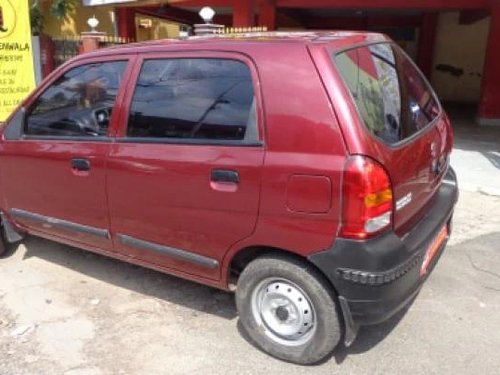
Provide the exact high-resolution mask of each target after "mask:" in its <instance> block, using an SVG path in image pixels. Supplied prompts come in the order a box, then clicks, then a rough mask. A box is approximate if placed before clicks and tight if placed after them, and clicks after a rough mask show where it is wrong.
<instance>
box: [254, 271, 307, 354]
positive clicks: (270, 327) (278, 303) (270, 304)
mask: <svg viewBox="0 0 500 375" xmlns="http://www.w3.org/2000/svg"><path fill="white" fill-rule="evenodd" d="M252 314H253V317H254V319H255V321H256V322H257V325H258V326H259V328H261V329H262V331H263V332H264V334H265V335H266V336H267V337H268V338H269V339H271V340H272V341H274V342H276V343H278V344H281V345H286V346H299V345H304V344H306V343H307V342H309V341H310V340H311V339H312V337H313V336H314V333H315V332H316V311H315V308H314V305H313V304H312V302H311V299H310V298H309V296H308V295H307V294H306V293H305V292H304V291H303V290H302V289H301V288H300V287H299V286H298V285H297V284H295V283H293V282H291V281H290V280H286V279H283V278H267V279H265V280H263V281H261V282H260V283H259V284H258V285H257V286H256V287H255V289H254V290H253V293H252Z"/></svg>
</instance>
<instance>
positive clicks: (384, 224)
mask: <svg viewBox="0 0 500 375" xmlns="http://www.w3.org/2000/svg"><path fill="white" fill-rule="evenodd" d="M342 204H343V207H342V226H341V229H340V236H342V237H346V238H353V239H365V238H368V237H371V236H374V235H375V234H378V233H380V232H381V231H383V230H384V229H387V228H388V227H389V226H391V225H392V207H393V197H392V186H391V181H390V179H389V176H388V174H387V172H386V171H385V169H384V168H383V167H382V166H381V165H380V164H379V163H377V162H376V161H375V160H373V159H370V158H368V157H365V156H361V155H356V156H352V157H350V158H349V159H348V160H347V163H346V167H345V170H344V181H343V200H342Z"/></svg>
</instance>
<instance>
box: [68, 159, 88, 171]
mask: <svg viewBox="0 0 500 375" xmlns="http://www.w3.org/2000/svg"><path fill="white" fill-rule="evenodd" d="M71 169H73V170H75V171H79V172H88V171H90V161H89V160H87V159H71Z"/></svg>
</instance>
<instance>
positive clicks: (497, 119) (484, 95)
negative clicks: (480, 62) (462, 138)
mask: <svg viewBox="0 0 500 375" xmlns="http://www.w3.org/2000/svg"><path fill="white" fill-rule="evenodd" d="M499 41H500V5H493V6H492V9H491V24H490V33H489V36H488V44H487V47H486V60H485V64H484V72H483V83H482V85H483V87H482V92H481V100H480V102H479V114H478V122H479V124H481V125H500V48H499V44H498V43H499Z"/></svg>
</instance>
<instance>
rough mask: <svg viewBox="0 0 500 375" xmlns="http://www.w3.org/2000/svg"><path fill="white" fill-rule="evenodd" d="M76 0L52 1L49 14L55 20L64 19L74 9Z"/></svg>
mask: <svg viewBox="0 0 500 375" xmlns="http://www.w3.org/2000/svg"><path fill="white" fill-rule="evenodd" d="M76 1H77V0H52V4H51V5H50V13H52V15H53V16H55V17H57V18H66V17H67V16H68V14H69V13H70V12H71V11H73V10H74V9H75V5H76Z"/></svg>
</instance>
